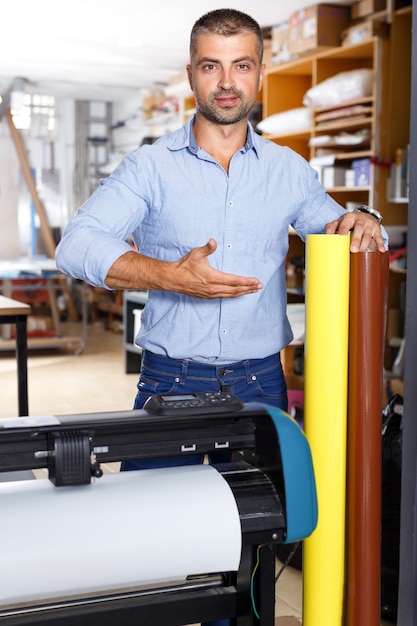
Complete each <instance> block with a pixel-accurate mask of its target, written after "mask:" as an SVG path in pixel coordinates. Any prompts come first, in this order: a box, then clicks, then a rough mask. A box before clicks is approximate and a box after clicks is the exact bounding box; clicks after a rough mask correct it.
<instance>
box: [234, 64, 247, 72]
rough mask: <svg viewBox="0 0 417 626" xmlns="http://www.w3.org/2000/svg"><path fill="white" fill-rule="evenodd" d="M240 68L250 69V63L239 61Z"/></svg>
mask: <svg viewBox="0 0 417 626" xmlns="http://www.w3.org/2000/svg"><path fill="white" fill-rule="evenodd" d="M237 67H238V69H239V70H241V71H242V70H244V71H245V70H248V69H249V65H248V64H247V63H239V65H238V66H237Z"/></svg>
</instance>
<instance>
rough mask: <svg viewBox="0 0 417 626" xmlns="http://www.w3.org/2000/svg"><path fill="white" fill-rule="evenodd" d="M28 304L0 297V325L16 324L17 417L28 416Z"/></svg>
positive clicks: (30, 309)
mask: <svg viewBox="0 0 417 626" xmlns="http://www.w3.org/2000/svg"><path fill="white" fill-rule="evenodd" d="M31 311H32V308H31V307H30V305H29V304H25V303H23V302H18V301H17V300H12V299H11V298H6V297H5V296H0V323H2V324H16V361H17V389H18V407H19V415H20V416H21V415H29V403H28V376H27V355H28V347H27V318H28V315H30V313H31Z"/></svg>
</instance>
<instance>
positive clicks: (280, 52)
mask: <svg viewBox="0 0 417 626" xmlns="http://www.w3.org/2000/svg"><path fill="white" fill-rule="evenodd" d="M289 43H290V23H289V22H288V21H286V22H282V23H281V24H277V25H276V26H273V27H272V29H271V54H272V62H273V63H285V62H286V61H289V59H290V52H289Z"/></svg>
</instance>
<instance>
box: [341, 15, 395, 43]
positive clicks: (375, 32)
mask: <svg viewBox="0 0 417 626" xmlns="http://www.w3.org/2000/svg"><path fill="white" fill-rule="evenodd" d="M387 36H388V24H387V23H386V22H374V21H371V20H369V21H368V22H359V23H358V24H354V25H353V26H351V27H350V28H347V29H346V30H344V31H343V33H342V42H341V43H342V46H350V45H353V44H355V43H361V42H362V41H366V40H367V39H371V37H387Z"/></svg>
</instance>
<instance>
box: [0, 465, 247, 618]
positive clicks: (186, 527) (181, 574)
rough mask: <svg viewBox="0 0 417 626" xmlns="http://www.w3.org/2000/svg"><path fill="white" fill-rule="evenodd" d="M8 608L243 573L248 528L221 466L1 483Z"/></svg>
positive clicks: (0, 596) (2, 582)
mask: <svg viewBox="0 0 417 626" xmlns="http://www.w3.org/2000/svg"><path fill="white" fill-rule="evenodd" d="M0 507H1V514H0V532H1V535H0V536H1V543H2V547H1V550H0V606H1V607H4V606H9V605H15V604H20V603H22V602H34V601H39V600H42V601H46V600H50V599H54V598H62V597H68V596H79V595H85V594H91V593H103V592H105V591H108V590H110V591H116V590H118V589H119V590H120V589H125V588H131V587H143V586H146V585H148V584H154V583H165V584H166V583H168V582H169V581H178V580H181V579H185V577H186V576H187V575H190V574H201V573H209V572H225V571H236V570H237V569H238V567H239V561H240V554H241V540H242V538H241V527H240V519H239V513H238V510H237V505H236V501H235V499H234V496H233V493H232V491H231V489H230V487H229V485H228V484H227V482H226V481H225V480H224V479H223V477H222V476H221V474H219V473H218V472H217V471H216V470H215V469H214V468H213V467H211V466H209V465H195V466H184V467H174V468H167V469H154V470H142V471H133V472H122V473H118V474H107V475H104V476H103V477H102V478H100V479H98V480H97V481H96V482H95V483H94V484H91V485H84V486H78V487H59V488H57V487H54V486H53V485H52V483H50V481H49V480H34V481H24V482H9V483H0Z"/></svg>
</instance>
